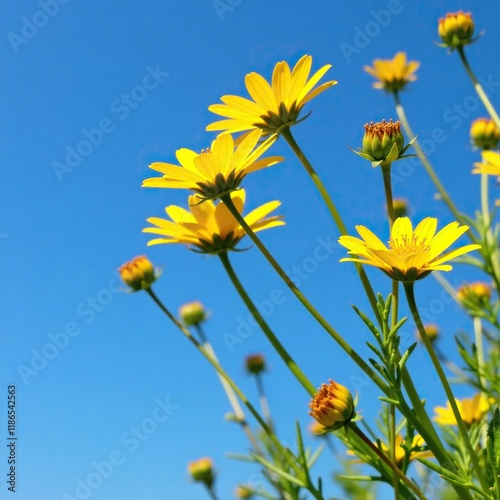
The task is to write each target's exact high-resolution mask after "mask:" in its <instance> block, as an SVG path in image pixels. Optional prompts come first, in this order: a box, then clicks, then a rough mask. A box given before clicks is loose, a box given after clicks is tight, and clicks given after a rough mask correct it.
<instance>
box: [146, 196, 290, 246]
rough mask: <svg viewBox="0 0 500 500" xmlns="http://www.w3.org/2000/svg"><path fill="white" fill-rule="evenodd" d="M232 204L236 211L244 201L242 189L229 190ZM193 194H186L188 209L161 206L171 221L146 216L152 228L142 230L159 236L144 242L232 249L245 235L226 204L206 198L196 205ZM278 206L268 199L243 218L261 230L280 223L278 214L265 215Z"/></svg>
mask: <svg viewBox="0 0 500 500" xmlns="http://www.w3.org/2000/svg"><path fill="white" fill-rule="evenodd" d="M231 198H232V200H233V203H234V205H235V206H236V208H237V209H238V211H239V212H240V213H242V212H243V206H244V204H245V190H244V189H240V190H238V191H235V192H234V193H231ZM198 200H199V198H198V197H197V196H196V195H192V196H190V197H189V201H188V203H189V209H190V211H187V210H185V209H184V208H181V207H178V206H176V205H170V206H169V207H167V208H166V209H165V211H166V213H167V215H168V216H169V217H170V218H171V219H172V220H166V219H160V218H158V217H150V218H149V219H148V222H149V223H150V224H153V225H154V226H155V227H147V228H145V229H143V232H144V233H153V234H159V235H161V236H162V237H161V238H156V239H154V240H151V241H150V242H149V243H148V245H158V244H161V243H182V244H184V245H192V246H193V248H191V249H192V250H194V251H197V252H201V253H210V254H217V253H220V252H225V251H227V250H234V248H235V247H236V245H237V244H238V243H239V241H240V240H241V238H243V236H245V234H246V233H245V231H244V229H243V228H242V227H241V226H240V225H239V223H238V222H237V221H236V219H235V218H234V217H233V215H232V214H231V212H230V211H229V210H228V208H227V207H226V205H224V203H222V202H218V203H214V202H213V201H206V202H205V203H202V204H199V203H198ZM280 205H281V203H280V202H279V201H270V202H269V203H265V204H264V205H262V206H260V207H259V208H256V209H255V210H253V211H252V212H250V213H249V214H248V215H246V216H245V221H246V222H247V224H248V225H249V226H250V227H251V228H252V229H253V231H255V232H257V231H262V230H264V229H269V228H271V227H275V226H283V225H284V224H285V223H284V222H283V221H282V220H281V219H282V217H281V216H279V215H274V216H272V217H267V216H268V215H269V214H270V213H271V212H273V211H274V210H275V209H276V208H278V207H279V206H280Z"/></svg>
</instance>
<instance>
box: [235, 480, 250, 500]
mask: <svg viewBox="0 0 500 500" xmlns="http://www.w3.org/2000/svg"><path fill="white" fill-rule="evenodd" d="M234 496H235V497H236V498H238V499H239V500H240V499H241V500H243V499H250V498H253V493H252V491H251V490H250V488H249V487H248V486H245V485H244V484H242V485H240V486H238V487H237V488H236V491H235V493H234Z"/></svg>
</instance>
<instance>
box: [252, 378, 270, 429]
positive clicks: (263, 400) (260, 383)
mask: <svg viewBox="0 0 500 500" xmlns="http://www.w3.org/2000/svg"><path fill="white" fill-rule="evenodd" d="M255 383H256V384H257V393H258V394H259V401H260V409H261V411H262V415H263V417H264V419H265V420H266V422H267V423H268V424H269V427H271V428H272V427H273V420H272V418H271V410H270V409H269V403H268V401H267V397H266V391H265V390H264V380H263V378H262V374H261V373H256V374H255Z"/></svg>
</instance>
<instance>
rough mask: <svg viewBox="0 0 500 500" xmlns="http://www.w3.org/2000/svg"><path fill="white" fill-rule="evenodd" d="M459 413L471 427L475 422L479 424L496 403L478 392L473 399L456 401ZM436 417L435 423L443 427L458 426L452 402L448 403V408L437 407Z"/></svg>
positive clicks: (435, 409)
mask: <svg viewBox="0 0 500 500" xmlns="http://www.w3.org/2000/svg"><path fill="white" fill-rule="evenodd" d="M455 401H456V403H457V406H458V411H459V412H460V415H461V417H462V420H463V421H464V422H465V423H466V424H468V425H471V424H472V423H473V422H479V421H480V420H481V419H482V418H483V417H484V415H486V413H488V410H489V409H490V406H491V405H492V404H493V403H494V400H493V399H492V398H490V399H488V398H487V397H486V396H485V395H484V394H481V393H480V392H478V393H477V394H476V395H474V396H473V397H472V398H464V399H455ZM434 411H435V413H436V415H435V416H434V421H435V422H436V423H438V424H441V425H457V421H456V419H455V415H454V414H453V411H452V409H451V406H450V402H449V401H447V402H446V406H445V407H444V406H437V407H436V408H434Z"/></svg>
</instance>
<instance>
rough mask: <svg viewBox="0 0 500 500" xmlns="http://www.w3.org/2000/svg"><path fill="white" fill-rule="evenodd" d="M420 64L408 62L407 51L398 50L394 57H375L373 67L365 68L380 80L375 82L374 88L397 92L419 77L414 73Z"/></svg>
mask: <svg viewBox="0 0 500 500" xmlns="http://www.w3.org/2000/svg"><path fill="white" fill-rule="evenodd" d="M419 66H420V63H419V62H418V61H409V62H408V63H407V62H406V53H405V52H398V53H397V54H396V55H395V56H394V58H393V59H375V60H374V61H373V67H370V66H365V67H364V68H363V69H364V70H365V71H366V72H367V73H370V75H372V76H374V77H375V78H376V79H377V80H378V81H376V82H375V83H374V84H373V87H374V88H376V89H384V90H388V91H390V92H397V91H398V90H402V89H403V88H404V87H405V86H406V85H407V84H408V82H413V81H414V80H416V79H417V76H416V75H415V74H414V73H415V71H417V69H418V67H419Z"/></svg>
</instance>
